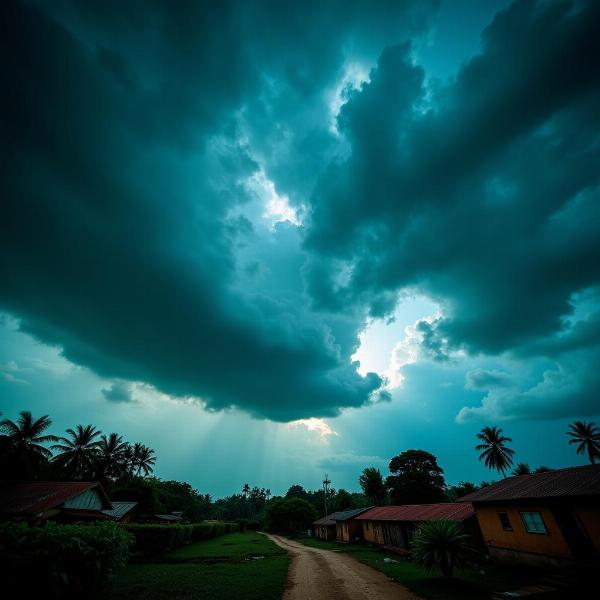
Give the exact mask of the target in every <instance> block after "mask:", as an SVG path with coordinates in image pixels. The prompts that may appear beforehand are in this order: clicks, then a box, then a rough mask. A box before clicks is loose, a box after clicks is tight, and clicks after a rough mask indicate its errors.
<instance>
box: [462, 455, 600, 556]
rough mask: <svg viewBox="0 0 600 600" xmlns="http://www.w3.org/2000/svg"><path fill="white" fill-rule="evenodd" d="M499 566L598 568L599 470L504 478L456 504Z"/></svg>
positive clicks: (576, 469) (588, 468)
mask: <svg viewBox="0 0 600 600" xmlns="http://www.w3.org/2000/svg"><path fill="white" fill-rule="evenodd" d="M459 502H464V503H465V504H467V505H469V506H473V507H474V509H475V512H476V514H477V520H478V522H479V526H480V528H481V532H482V534H483V538H484V541H485V544H486V546H487V548H488V550H489V552H490V554H491V556H492V557H493V558H495V559H496V560H498V561H502V562H512V563H518V564H523V563H527V564H532V565H537V566H544V567H547V566H555V567H556V566H557V567H561V566H571V565H574V564H595V565H599V564H600V464H596V465H587V466H584V467H571V468H568V469H557V470H555V471H547V472H542V473H533V474H531V475H519V476H516V477H507V478H506V479H503V480H502V481H498V482H496V483H493V484H491V485H488V486H485V487H482V488H481V489H479V490H477V491H475V492H473V493H471V494H468V495H467V496H464V497H463V498H460V499H459Z"/></svg>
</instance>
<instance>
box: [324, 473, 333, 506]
mask: <svg viewBox="0 0 600 600" xmlns="http://www.w3.org/2000/svg"><path fill="white" fill-rule="evenodd" d="M330 485H331V481H330V479H329V477H328V476H327V473H325V479H323V495H324V496H325V516H327V514H328V513H327V498H328V496H329V486H330Z"/></svg>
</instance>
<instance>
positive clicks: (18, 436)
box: [0, 410, 58, 477]
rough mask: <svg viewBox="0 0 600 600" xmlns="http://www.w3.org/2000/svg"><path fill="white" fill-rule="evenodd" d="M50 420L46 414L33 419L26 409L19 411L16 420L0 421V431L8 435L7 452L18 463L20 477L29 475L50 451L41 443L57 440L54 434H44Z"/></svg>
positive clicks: (31, 474) (32, 473)
mask: <svg viewBox="0 0 600 600" xmlns="http://www.w3.org/2000/svg"><path fill="white" fill-rule="evenodd" d="M51 424H52V421H51V420H50V417H49V416H48V415H43V416H41V417H39V418H38V419H34V418H33V416H32V415H31V413H30V412H29V411H28V410H23V411H21V413H20V415H19V418H18V419H17V422H16V423H15V422H14V421H11V420H10V419H3V420H2V421H0V432H1V433H3V434H4V435H6V437H8V444H9V448H10V450H9V452H10V454H11V455H13V456H14V457H15V459H16V462H17V463H18V464H19V475H20V477H31V476H33V475H35V472H36V471H38V470H39V466H40V464H41V463H43V462H44V461H47V460H48V459H50V458H51V457H52V452H51V451H50V450H48V448H46V447H44V446H43V444H47V443H50V442H56V441H58V438H57V437H56V436H54V435H44V431H46V429H48V427H50V425H51Z"/></svg>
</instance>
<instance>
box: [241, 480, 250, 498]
mask: <svg viewBox="0 0 600 600" xmlns="http://www.w3.org/2000/svg"><path fill="white" fill-rule="evenodd" d="M249 493H250V486H249V485H248V484H247V483H245V484H244V487H243V488H242V494H244V498H247V497H248V494H249Z"/></svg>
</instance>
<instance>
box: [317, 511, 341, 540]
mask: <svg viewBox="0 0 600 600" xmlns="http://www.w3.org/2000/svg"><path fill="white" fill-rule="evenodd" d="M337 514H338V513H331V514H330V515H328V516H326V517H323V518H322V519H319V520H318V521H315V522H314V523H313V525H314V528H315V537H317V538H319V539H320V540H324V541H326V542H331V541H334V540H335V535H336V528H335V516H336V515H337Z"/></svg>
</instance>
